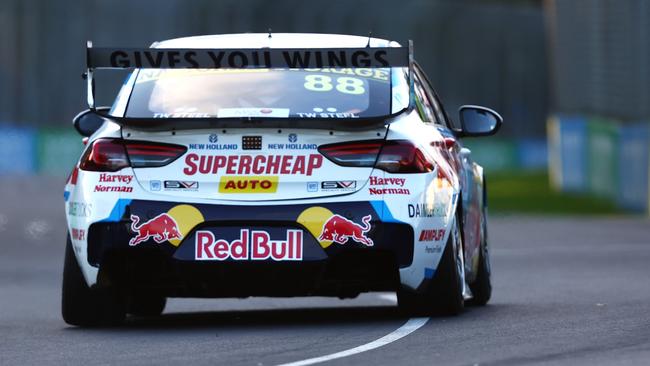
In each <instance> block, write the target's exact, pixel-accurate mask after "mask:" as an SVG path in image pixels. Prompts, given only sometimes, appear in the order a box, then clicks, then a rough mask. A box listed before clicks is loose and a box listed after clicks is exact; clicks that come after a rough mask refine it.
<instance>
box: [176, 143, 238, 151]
mask: <svg viewBox="0 0 650 366" xmlns="http://www.w3.org/2000/svg"><path fill="white" fill-rule="evenodd" d="M188 148H189V149H190V150H237V149H238V148H239V146H238V145H237V144H214V143H210V144H189V145H188Z"/></svg>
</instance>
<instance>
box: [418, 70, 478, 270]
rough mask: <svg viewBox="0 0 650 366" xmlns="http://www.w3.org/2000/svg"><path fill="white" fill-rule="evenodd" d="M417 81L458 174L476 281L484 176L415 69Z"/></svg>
mask: <svg viewBox="0 0 650 366" xmlns="http://www.w3.org/2000/svg"><path fill="white" fill-rule="evenodd" d="M415 72H416V74H417V75H418V78H419V79H421V80H423V83H422V84H423V87H424V92H425V94H426V98H427V99H428V103H429V105H430V107H431V109H432V110H433V114H434V117H435V121H436V127H437V128H438V129H439V131H440V133H441V134H442V135H443V136H444V138H445V142H446V146H447V148H448V151H449V156H450V159H451V161H450V163H451V165H452V166H453V167H454V169H455V170H456V173H457V174H458V177H459V180H460V185H461V192H462V193H461V200H462V201H461V204H462V216H463V217H462V228H463V246H464V250H465V266H466V271H467V272H466V273H467V275H468V277H469V278H473V276H474V274H475V270H476V268H477V266H476V264H477V263H478V261H477V260H478V258H479V257H478V254H479V248H480V243H481V224H482V216H481V210H482V196H483V195H482V175H481V174H480V168H479V167H478V165H477V164H476V163H475V162H474V161H473V160H472V156H471V151H470V150H469V149H467V148H465V147H463V145H462V141H461V140H460V139H459V138H458V134H457V132H456V131H458V128H457V127H456V126H454V125H453V121H452V120H451V118H449V116H448V115H447V113H446V112H445V110H444V108H443V105H442V103H441V102H440V98H439V97H438V95H437V93H436V92H435V90H434V89H433V87H432V86H431V83H430V82H429V80H428V79H427V77H426V75H425V74H424V72H423V71H422V69H421V68H420V67H419V65H417V66H416V68H415Z"/></svg>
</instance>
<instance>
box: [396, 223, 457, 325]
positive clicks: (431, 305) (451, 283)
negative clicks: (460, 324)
mask: <svg viewBox="0 0 650 366" xmlns="http://www.w3.org/2000/svg"><path fill="white" fill-rule="evenodd" d="M464 271H465V270H464V264H463V254H462V242H461V237H460V232H459V231H458V225H457V223H454V229H453V231H452V232H451V233H450V235H449V238H448V239H447V243H446V245H445V250H444V252H443V254H442V258H441V259H440V263H439V264H438V268H437V269H436V273H435V275H434V277H433V279H432V280H431V282H429V284H428V285H427V286H426V288H425V289H424V291H423V292H421V293H415V292H412V291H408V290H400V291H398V292H397V301H398V304H399V307H400V308H401V309H403V310H404V311H406V312H408V313H409V314H417V315H431V314H441V315H458V314H460V312H462V311H463V308H464V298H463V287H464V282H465V275H464V274H465V272H464Z"/></svg>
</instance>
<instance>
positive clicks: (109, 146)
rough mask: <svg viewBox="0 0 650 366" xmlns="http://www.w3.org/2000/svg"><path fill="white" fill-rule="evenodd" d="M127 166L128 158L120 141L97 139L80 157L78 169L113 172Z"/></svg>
mask: <svg viewBox="0 0 650 366" xmlns="http://www.w3.org/2000/svg"><path fill="white" fill-rule="evenodd" d="M128 166H129V158H128V157H127V156H126V150H124V145H122V143H121V142H120V140H114V139H98V140H95V142H93V144H92V145H91V146H90V147H89V148H88V149H87V150H86V152H85V153H84V155H83V156H82V157H81V162H80V163H79V168H80V169H82V170H90V171H95V172H115V171H118V170H120V169H122V168H126V167H128Z"/></svg>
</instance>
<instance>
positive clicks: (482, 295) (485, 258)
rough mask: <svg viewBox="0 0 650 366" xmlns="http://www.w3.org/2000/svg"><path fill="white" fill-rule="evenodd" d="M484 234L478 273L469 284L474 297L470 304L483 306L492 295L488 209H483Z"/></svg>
mask: <svg viewBox="0 0 650 366" xmlns="http://www.w3.org/2000/svg"><path fill="white" fill-rule="evenodd" d="M482 230H483V233H482V234H483V235H482V239H481V252H480V254H479V262H478V273H477V274H476V279H475V280H474V283H471V284H470V285H469V288H470V290H472V295H473V297H472V299H471V300H469V301H468V304H469V305H475V306H483V305H485V304H487V303H488V301H490V297H491V296H492V280H491V275H492V268H491V266H490V252H489V250H488V249H489V248H488V240H487V238H488V236H487V210H486V209H484V210H483V225H482Z"/></svg>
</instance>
